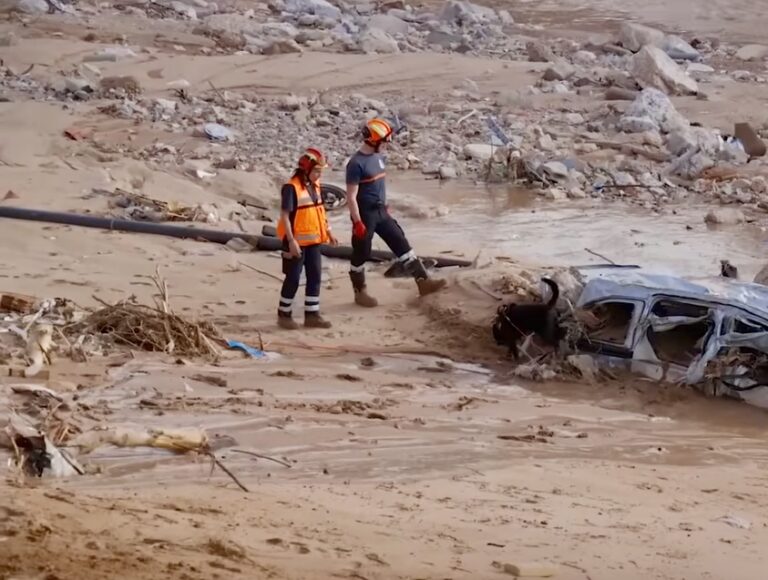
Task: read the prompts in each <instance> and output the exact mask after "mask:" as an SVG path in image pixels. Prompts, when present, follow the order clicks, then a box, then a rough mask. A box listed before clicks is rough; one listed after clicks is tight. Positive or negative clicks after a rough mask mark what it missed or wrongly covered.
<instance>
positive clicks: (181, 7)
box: [171, 2, 197, 20]
mask: <svg viewBox="0 0 768 580" xmlns="http://www.w3.org/2000/svg"><path fill="white" fill-rule="evenodd" d="M171 8H173V10H174V12H176V13H178V14H181V15H182V16H186V17H187V18H189V19H190V20H197V10H195V9H194V8H193V7H192V6H189V5H188V4H184V3H183V2H171Z"/></svg>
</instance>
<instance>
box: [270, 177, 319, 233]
mask: <svg viewBox="0 0 768 580" xmlns="http://www.w3.org/2000/svg"><path fill="white" fill-rule="evenodd" d="M288 183H290V184H291V185H292V186H293V187H294V189H295V190H296V212H295V216H294V218H293V223H292V224H291V227H292V228H293V237H294V238H295V239H296V241H297V242H298V243H299V245H300V246H313V245H315V244H325V243H327V242H328V222H327V221H326V217H325V206H324V205H323V196H322V195H321V193H320V182H319V181H316V182H315V183H314V186H315V191H316V192H317V203H315V202H314V201H313V200H312V196H311V195H310V194H309V190H308V189H307V186H306V185H305V184H304V182H303V180H302V179H301V177H299V176H295V177H292V178H291V179H289V180H288ZM285 235H286V232H285V227H283V220H280V221H279V222H278V223H277V237H278V238H280V239H281V240H283V239H285Z"/></svg>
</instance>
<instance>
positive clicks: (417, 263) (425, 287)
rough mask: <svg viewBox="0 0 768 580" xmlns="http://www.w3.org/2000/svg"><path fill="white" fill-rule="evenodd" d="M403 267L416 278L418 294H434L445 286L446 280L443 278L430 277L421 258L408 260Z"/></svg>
mask: <svg viewBox="0 0 768 580" xmlns="http://www.w3.org/2000/svg"><path fill="white" fill-rule="evenodd" d="M405 268H406V270H407V271H408V272H410V274H411V275H412V276H413V278H414V280H416V285H417V286H418V287H419V294H420V295H421V296H426V295H428V294H434V293H435V292H437V291H439V290H442V289H443V288H445V286H446V284H447V282H446V281H445V280H440V279H435V278H430V277H429V274H428V273H427V269H426V268H425V267H424V264H423V262H422V261H421V260H419V259H418V258H416V259H415V260H411V261H410V262H406V264H405Z"/></svg>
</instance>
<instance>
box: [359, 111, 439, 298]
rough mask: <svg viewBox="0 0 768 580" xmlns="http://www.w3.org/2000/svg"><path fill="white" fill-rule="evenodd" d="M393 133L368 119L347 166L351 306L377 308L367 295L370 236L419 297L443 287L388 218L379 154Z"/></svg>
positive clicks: (380, 121) (383, 168)
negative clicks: (411, 281)
mask: <svg viewBox="0 0 768 580" xmlns="http://www.w3.org/2000/svg"><path fill="white" fill-rule="evenodd" d="M393 134H394V131H393V128H392V126H391V125H390V123H388V122H387V121H385V120H384V119H378V118H376V119H371V120H370V121H368V122H367V123H366V125H365V127H364V128H363V144H362V145H361V147H360V149H359V150H358V151H357V152H356V153H355V154H354V155H353V156H352V158H351V159H350V160H349V162H348V163H347V170H346V173H347V180H346V181H347V206H348V207H349V214H350V217H351V218H352V260H351V266H350V270H349V277H350V279H351V280H352V288H353V289H354V292H355V303H356V304H358V305H360V306H364V307H367V308H373V307H375V306H378V301H377V300H376V298H374V297H373V296H371V295H370V294H369V293H368V290H367V286H366V282H365V262H366V261H367V260H368V259H369V258H370V256H371V249H372V242H373V235H374V234H377V235H378V236H379V237H380V238H381V239H382V240H384V243H385V244H387V246H389V249H390V250H392V253H394V254H395V256H396V258H397V260H398V261H399V262H400V263H401V264H402V266H403V268H404V269H405V271H406V272H408V273H409V274H410V275H411V276H413V278H414V279H415V280H416V284H417V285H418V288H419V294H420V295H421V296H426V295H427V294H432V293H433V292H437V291H438V290H440V289H442V288H443V287H445V285H446V282H445V280H439V279H433V278H430V277H429V275H428V274H427V270H426V268H425V267H424V264H423V263H422V261H421V260H420V259H419V258H418V257H417V256H416V253H415V252H414V251H413V248H411V245H410V243H409V242H408V239H407V238H406V237H405V232H403V229H402V228H401V227H400V224H398V223H397V221H396V220H395V219H394V218H393V217H392V216H391V215H390V214H389V210H388V208H387V196H386V180H385V178H386V164H385V159H384V156H383V155H382V153H383V152H384V150H385V149H386V146H387V144H388V143H390V142H391V141H392V137H393Z"/></svg>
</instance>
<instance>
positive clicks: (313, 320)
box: [304, 312, 333, 328]
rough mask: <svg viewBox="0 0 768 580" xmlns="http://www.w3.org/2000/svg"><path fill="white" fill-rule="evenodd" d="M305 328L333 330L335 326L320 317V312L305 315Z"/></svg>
mask: <svg viewBox="0 0 768 580" xmlns="http://www.w3.org/2000/svg"><path fill="white" fill-rule="evenodd" d="M304 326H305V327H306V328H331V326H333V325H332V324H331V323H330V322H329V321H327V320H326V319H325V318H323V317H322V316H320V313H319V312H306V313H305V314H304Z"/></svg>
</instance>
